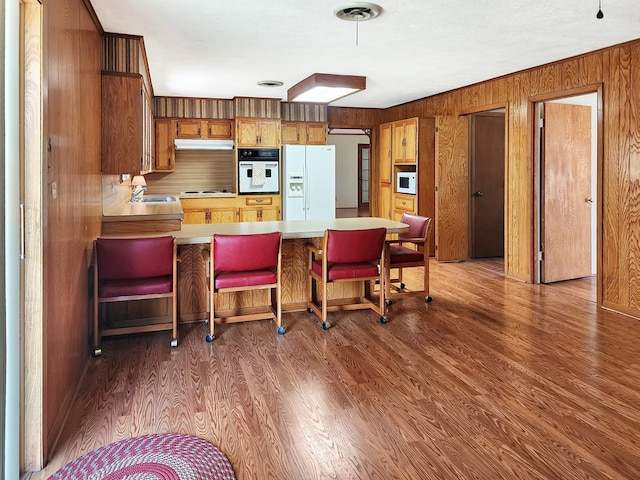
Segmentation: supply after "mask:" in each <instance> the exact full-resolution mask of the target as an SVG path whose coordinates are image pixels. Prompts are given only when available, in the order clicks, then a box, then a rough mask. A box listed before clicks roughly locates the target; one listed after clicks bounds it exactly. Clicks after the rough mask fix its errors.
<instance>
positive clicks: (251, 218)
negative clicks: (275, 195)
mask: <svg viewBox="0 0 640 480" xmlns="http://www.w3.org/2000/svg"><path fill="white" fill-rule="evenodd" d="M261 214H262V209H261V208H241V209H240V221H241V222H259V221H261Z"/></svg>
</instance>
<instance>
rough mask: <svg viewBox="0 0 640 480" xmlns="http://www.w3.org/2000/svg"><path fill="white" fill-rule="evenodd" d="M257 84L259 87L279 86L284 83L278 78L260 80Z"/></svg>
mask: <svg viewBox="0 0 640 480" xmlns="http://www.w3.org/2000/svg"><path fill="white" fill-rule="evenodd" d="M258 85H260V86H261V87H281V86H282V85H284V83H282V82H281V81H280V80H260V81H259V82H258Z"/></svg>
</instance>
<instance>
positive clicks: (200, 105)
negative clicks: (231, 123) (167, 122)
mask: <svg viewBox="0 0 640 480" xmlns="http://www.w3.org/2000/svg"><path fill="white" fill-rule="evenodd" d="M233 107H234V105H233V100H223V99H217V98H185V97H154V99H153V114H154V116H155V117H156V118H161V117H162V118H216V119H224V120H233V118H234V110H233Z"/></svg>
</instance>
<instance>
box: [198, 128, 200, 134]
mask: <svg viewBox="0 0 640 480" xmlns="http://www.w3.org/2000/svg"><path fill="white" fill-rule="evenodd" d="M198 136H200V127H198Z"/></svg>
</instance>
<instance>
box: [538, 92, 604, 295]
mask: <svg viewBox="0 0 640 480" xmlns="http://www.w3.org/2000/svg"><path fill="white" fill-rule="evenodd" d="M590 93H595V94H596V95H597V99H596V108H597V129H596V134H597V136H598V138H597V142H596V175H597V180H596V185H597V187H596V196H597V199H596V224H595V228H596V229H597V230H596V303H597V305H598V306H601V305H602V175H603V173H602V172H603V158H604V153H603V152H604V150H603V149H604V139H603V114H602V110H603V100H602V93H603V85H602V83H596V84H591V85H585V86H583V87H578V88H572V89H567V90H561V91H556V92H553V93H547V94H540V95H535V96H532V97H530V98H529V112H530V119H529V120H530V125H531V128H532V132H531V138H532V141H533V163H534V165H533V176H534V179H533V180H534V181H533V199H532V200H533V214H534V218H533V220H534V222H533V242H534V244H533V248H532V259H531V262H532V264H533V274H534V277H533V283H537V284H539V283H540V279H541V271H540V270H541V269H540V261H539V253H538V252H539V245H540V239H541V235H542V232H541V229H540V218H541V214H542V212H541V211H540V201H541V195H542V191H541V181H542V178H541V163H540V162H541V145H540V142H541V136H540V129H539V127H538V109H539V104H541V103H544V102H549V101H552V100H561V99H563V98H570V97H576V96H579V95H586V94H590Z"/></svg>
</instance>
